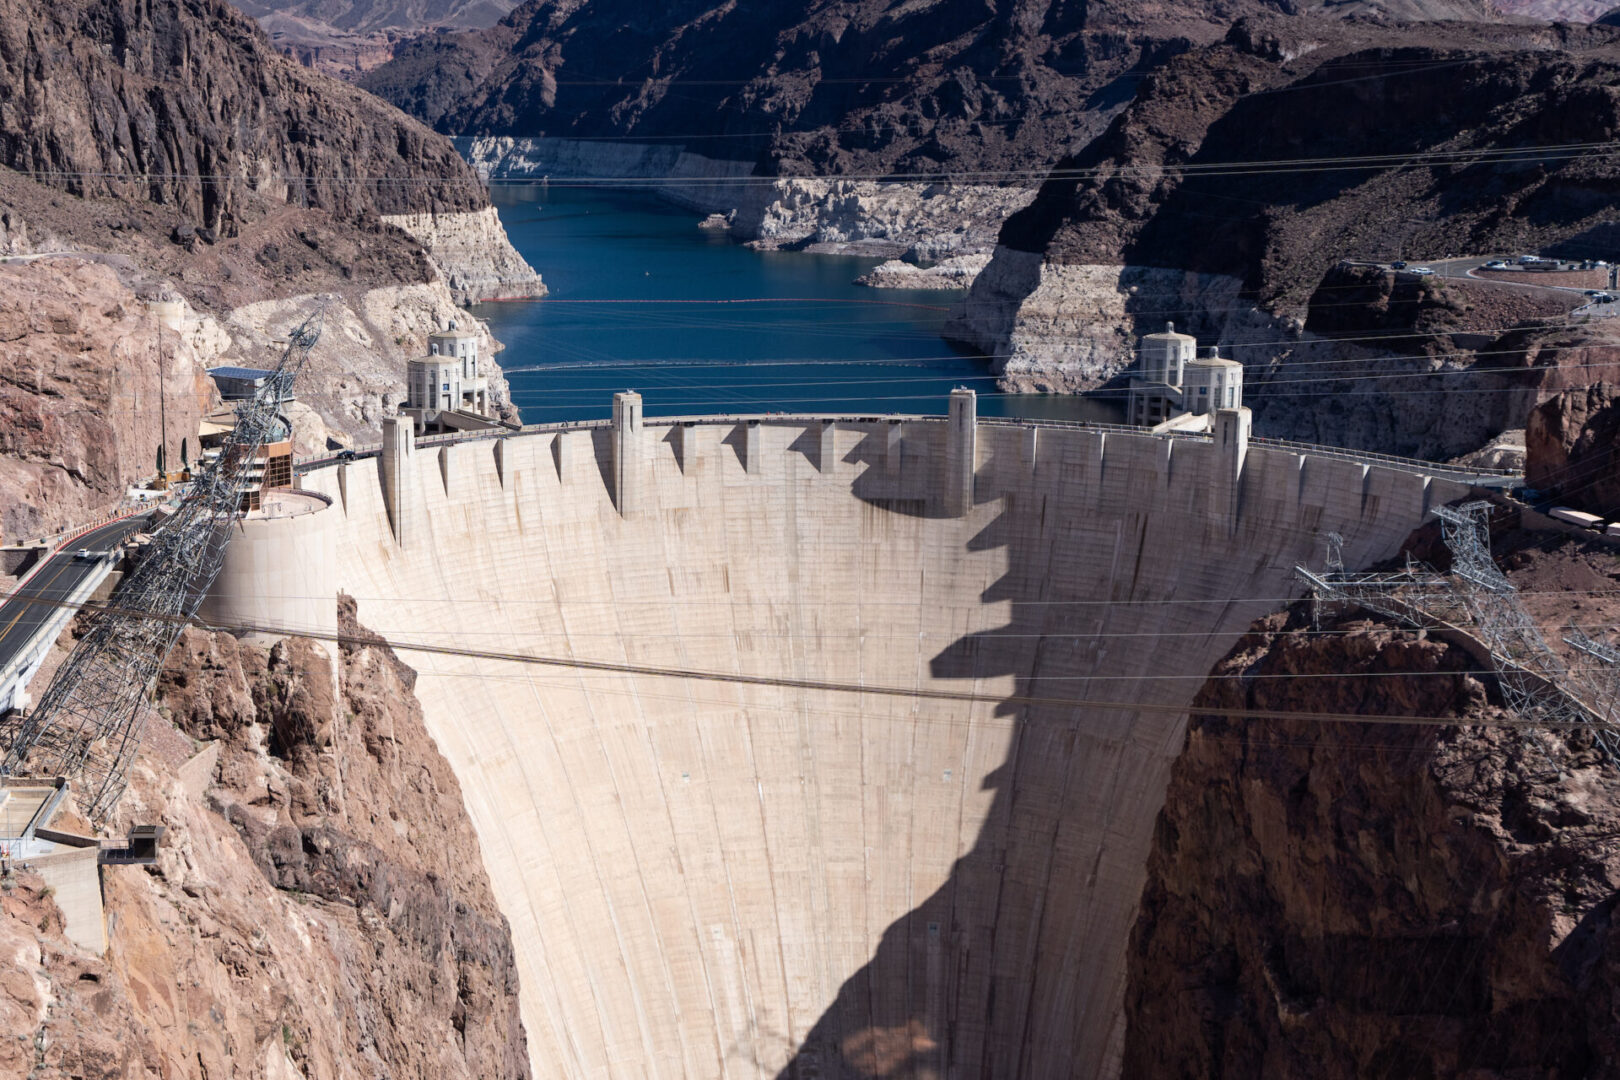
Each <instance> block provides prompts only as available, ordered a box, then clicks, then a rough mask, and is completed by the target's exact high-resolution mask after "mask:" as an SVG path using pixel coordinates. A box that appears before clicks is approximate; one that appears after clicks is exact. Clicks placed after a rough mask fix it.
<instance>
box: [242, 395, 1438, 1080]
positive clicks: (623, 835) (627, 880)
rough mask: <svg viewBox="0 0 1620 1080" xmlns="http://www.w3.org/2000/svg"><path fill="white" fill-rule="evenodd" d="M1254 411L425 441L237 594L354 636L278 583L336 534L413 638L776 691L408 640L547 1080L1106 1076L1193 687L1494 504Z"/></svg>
mask: <svg viewBox="0 0 1620 1080" xmlns="http://www.w3.org/2000/svg"><path fill="white" fill-rule="evenodd" d="M953 404H954V403H953ZM1243 421H1246V414H1239V413H1237V412H1233V413H1230V414H1222V418H1221V426H1220V427H1219V429H1218V431H1217V433H1216V435H1215V437H1214V438H1213V439H1202V440H1200V439H1190V438H1177V439H1169V438H1162V437H1154V436H1150V435H1146V434H1137V433H1127V432H1122V431H1102V430H1098V429H1085V428H1080V427H1064V426H1049V425H1021V424H1017V423H1012V422H994V423H989V422H980V423H977V424H975V423H974V422H973V421H972V417H971V413H970V412H969V413H967V414H965V415H958V414H953V418H952V420H950V421H949V422H948V421H946V420H944V419H932V420H921V419H919V420H905V421H903V422H901V421H890V420H850V421H838V422H831V421H823V420H820V419H816V418H786V417H784V418H777V417H769V418H764V419H762V420H760V421H757V422H754V423H749V422H747V421H736V420H725V421H701V422H697V423H694V424H691V425H683V424H680V423H669V422H664V423H661V424H660V423H651V422H650V423H645V424H644V423H643V422H642V421H641V418H640V415H639V409H637V410H635V411H634V412H633V413H632V412H630V411H628V410H626V411H625V412H624V414H623V415H621V416H620V418H619V422H618V424H617V426H605V427H598V428H588V429H583V430H580V429H571V430H555V431H539V432H533V433H524V434H522V435H513V436H511V437H507V438H502V439H489V440H483V441H471V442H462V443H458V444H455V445H444V446H431V445H424V446H417V447H414V448H413V447H412V446H410V444H409V442H408V440H407V439H405V438H404V437H403V435H402V434H400V433H398V432H394V433H393V434H392V438H393V441H392V442H391V443H390V444H389V445H388V446H387V448H385V451H384V453H383V455H382V456H381V457H380V458H379V459H377V460H362V461H360V462H357V463H355V464H353V465H349V466H342V467H331V468H324V469H320V470H316V471H314V472H312V473H310V474H309V475H308V477H307V479H306V481H305V486H306V487H310V488H314V489H317V490H319V491H320V492H322V493H324V494H326V495H328V496H330V497H331V499H332V504H331V505H330V506H329V507H327V508H326V509H324V510H322V511H320V512H319V513H315V514H308V515H304V516H303V517H299V518H294V519H288V520H285V521H280V522H276V521H269V522H261V523H256V524H255V525H254V527H255V528H257V529H262V530H266V531H265V532H264V533H263V534H262V535H258V536H256V537H255V539H256V540H257V541H258V542H257V543H254V544H246V545H243V546H242V548H241V552H242V554H241V556H240V557H239V558H238V557H237V556H234V555H233V557H232V559H233V561H232V562H231V563H230V564H229V565H228V566H227V568H226V571H225V574H224V575H223V576H222V578H221V584H220V586H219V592H218V594H217V596H216V598H215V602H216V604H217V607H216V612H217V613H220V614H223V615H231V614H232V613H234V616H235V617H240V618H251V619H254V620H256V621H261V622H268V623H272V624H279V625H296V626H298V627H304V626H307V625H310V624H312V623H313V624H317V625H320V626H322V627H323V628H324V627H325V626H326V625H327V621H328V617H327V616H326V615H325V614H324V612H325V611H326V610H327V608H328V603H329V602H331V604H330V606H331V609H332V611H333V614H332V615H331V616H330V620H329V621H335V601H333V598H332V597H331V596H328V595H325V594H324V593H323V594H322V595H320V596H316V597H313V598H312V597H311V590H310V588H309V587H307V586H306V587H299V586H296V585H289V586H287V587H286V588H287V589H288V590H289V591H286V592H278V591H276V590H275V589H268V590H267V589H266V588H265V587H264V586H263V585H262V582H263V580H264V578H263V576H262V575H263V574H264V572H265V566H266V565H267V561H268V562H274V561H277V560H286V559H300V558H309V559H311V560H327V561H329V562H330V568H329V571H323V572H322V573H321V574H320V575H319V581H320V582H321V589H323V590H324V589H327V588H331V589H340V590H342V591H344V592H347V593H349V594H350V595H352V596H354V597H355V598H356V599H357V601H358V605H359V613H360V618H361V621H362V622H363V623H365V624H366V625H368V626H369V627H371V628H372V629H374V630H377V631H379V632H381V633H383V634H385V635H387V636H388V637H389V638H390V639H392V640H393V641H394V642H396V643H397V644H399V645H402V646H406V648H407V650H408V643H409V642H412V641H418V642H428V643H431V644H433V645H436V646H438V645H454V646H465V647H467V648H469V649H473V650H481V651H494V652H506V653H513V652H524V653H532V654H536V655H540V656H548V657H568V658H573V659H577V660H584V661H605V662H609V663H612V664H629V665H636V666H639V667H642V668H647V669H673V670H679V671H697V672H704V673H717V674H721V675H727V676H744V677H750V678H752V677H757V680H756V681H752V682H740V681H728V680H724V679H708V678H703V679H695V678H686V677H677V676H674V675H671V674H665V673H661V672H655V671H642V672H639V673H626V672H623V671H615V670H601V669H594V670H593V669H588V668H587V669H580V668H569V667H555V666H537V665H533V664H526V663H519V662H514V661H510V660H503V659H492V658H489V657H470V656H462V655H445V654H439V653H425V652H411V651H402V653H401V655H402V656H403V658H404V659H405V660H406V662H408V663H410V664H411V665H412V666H414V667H416V668H417V669H418V671H419V672H420V679H419V682H418V685H417V693H418V695H419V697H420V699H421V702H422V705H423V708H424V709H425V711H426V715H427V720H428V724H429V727H430V729H431V730H432V732H433V733H434V735H435V737H436V738H437V740H438V742H439V745H440V747H441V749H442V750H443V752H444V754H445V756H446V757H447V758H448V759H449V760H450V762H451V763H452V765H453V766H454V767H455V768H456V770H457V773H458V775H459V777H460V781H461V784H462V788H463V791H464V793H465V797H466V800H467V803H468V807H469V810H470V812H471V815H472V818H473V820H474V822H475V824H476V826H477V829H478V833H479V837H480V840H481V844H482V848H483V858H484V861H485V864H486V867H487V869H488V871H489V875H490V877H491V879H492V880H493V883H494V887H495V892H496V896H497V898H498V899H499V901H500V903H501V905H502V907H503V909H504V911H505V913H506V916H507V918H508V919H509V920H510V923H511V927H512V936H513V940H514V943H515V945H516V950H517V957H518V964H519V969H520V972H521V979H522V988H521V994H522V1002H523V1016H524V1022H525V1025H526V1027H527V1032H528V1045H529V1052H530V1055H531V1058H532V1061H533V1064H534V1070H535V1074H536V1076H540V1077H569V1078H576V1077H577V1078H584V1077H593V1078H594V1077H694V1078H714V1077H734V1078H755V1077H775V1076H778V1075H782V1076H788V1077H851V1076H883V1077H889V1076H907V1077H947V1076H964V1077H966V1076H974V1077H977V1076H996V1077H1071V1076H1076V1077H1092V1076H1099V1077H1106V1076H1111V1075H1114V1074H1116V1073H1117V1071H1118V1059H1119V1049H1120V1045H1121V1039H1122V1035H1123V1032H1122V1020H1121V1008H1120V1006H1121V995H1122V990H1123V979H1124V953H1125V947H1126V943H1127V937H1128V934H1129V931H1130V927H1131V924H1132V921H1133V919H1134V917H1135V911H1136V904H1137V898H1138V895H1139V892H1140V890H1141V886H1142V880H1143V875H1144V862H1145V858H1146V854H1147V850H1148V845H1149V842H1150V839H1151V834H1152V829H1153V824H1154V818H1155V815H1156V813H1157V811H1158V810H1159V808H1160V804H1161V802H1162V799H1163V795H1164V788H1165V784H1166V780H1167V777H1168V771H1169V766H1170V763H1171V761H1172V759H1173V758H1174V756H1175V755H1176V754H1177V753H1178V752H1179V750H1180V746H1181V740H1182V731H1183V724H1184V717H1183V716H1181V715H1178V714H1177V710H1178V709H1182V708H1185V706H1186V704H1187V702H1188V701H1189V700H1190V699H1191V697H1192V695H1193V693H1194V692H1195V691H1196V690H1197V689H1198V688H1199V686H1200V685H1202V683H1203V682H1204V681H1205V677H1206V673H1207V672H1208V670H1209V668H1210V667H1211V666H1212V665H1213V663H1214V662H1215V661H1216V660H1217V659H1218V658H1219V657H1220V656H1221V655H1222V654H1223V653H1224V652H1225V651H1227V650H1228V649H1229V648H1230V646H1231V645H1232V644H1233V643H1234V641H1235V639H1236V636H1237V635H1238V634H1239V633H1241V632H1242V631H1243V630H1244V629H1245V628H1246V627H1247V626H1248V624H1249V623H1250V622H1251V621H1252V620H1253V619H1255V618H1257V617H1259V616H1260V615H1263V614H1265V613H1266V612H1267V611H1270V610H1274V609H1276V608H1277V607H1279V606H1280V605H1281V604H1282V603H1283V602H1284V600H1285V598H1288V597H1291V596H1294V595H1296V594H1297V593H1298V591H1299V590H1298V588H1297V586H1295V585H1294V584H1293V583H1292V581H1291V576H1292V571H1293V568H1294V566H1295V564H1296V563H1299V562H1310V563H1315V562H1318V561H1319V560H1320V556H1321V551H1322V535H1323V534H1325V533H1326V532H1328V531H1330V530H1333V531H1338V532H1339V533H1341V534H1343V536H1344V538H1345V545H1344V554H1345V558H1346V562H1347V564H1356V563H1359V564H1367V563H1370V562H1373V561H1375V560H1377V559H1379V558H1383V557H1386V556H1388V555H1391V554H1393V553H1394V552H1395V551H1396V550H1397V548H1398V546H1399V544H1400V542H1401V541H1402V540H1403V539H1404V538H1405V537H1406V536H1407V534H1408V533H1409V532H1410V530H1411V529H1413V528H1414V527H1416V526H1417V525H1418V524H1420V523H1421V521H1422V518H1423V516H1424V514H1425V512H1426V509H1427V508H1428V507H1429V506H1432V505H1437V504H1439V503H1442V502H1446V501H1450V500H1451V499H1454V498H1457V497H1459V496H1460V495H1462V494H1464V493H1465V489H1464V488H1463V487H1461V486H1460V485H1457V484H1454V483H1451V482H1448V481H1444V480H1440V479H1431V478H1429V477H1425V476H1421V475H1417V474H1415V473H1410V472H1406V471H1401V470H1399V469H1395V468H1384V467H1378V466H1373V467H1368V466H1366V465H1363V464H1360V463H1357V462H1354V461H1349V460H1344V459H1339V458H1332V457H1318V456H1310V455H1307V454H1302V453H1300V452H1296V451H1291V450H1285V449H1280V448H1274V447H1265V448H1262V447H1261V446H1259V445H1252V446H1251V445H1248V444H1247V440H1246V429H1245V428H1243V427H1242V422H1243ZM267 537H268V538H269V541H268V547H267V546H266V538H267ZM236 550H237V548H236V547H235V546H234V545H233V548H232V551H233V552H235V551H236ZM278 550H279V554H278V553H277V551H278ZM256 582H258V583H259V584H255V583H256ZM818 684H819V685H818ZM827 684H832V685H827ZM861 688H868V689H866V690H864V691H863V690H862V689H861ZM891 690H897V691H914V690H920V691H926V692H932V691H949V692H965V693H968V694H971V695H976V698H975V699H974V700H961V699H951V698H948V697H928V696H907V695H905V694H901V693H892V692H888V691H891ZM413 782H416V781H415V780H414V779H413V776H412V770H411V768H410V765H409V763H408V762H402V763H401V765H400V783H413ZM397 827H398V828H399V829H401V830H402V831H408V830H410V829H412V828H414V825H413V823H411V822H405V821H402V822H399V823H397Z"/></svg>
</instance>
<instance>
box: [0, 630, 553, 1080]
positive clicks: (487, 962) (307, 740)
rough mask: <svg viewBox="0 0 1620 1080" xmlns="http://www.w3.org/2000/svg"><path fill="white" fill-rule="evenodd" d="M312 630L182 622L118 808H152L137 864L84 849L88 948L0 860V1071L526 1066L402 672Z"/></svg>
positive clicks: (499, 1070) (485, 895) (475, 1072)
mask: <svg viewBox="0 0 1620 1080" xmlns="http://www.w3.org/2000/svg"><path fill="white" fill-rule="evenodd" d="M343 623H344V630H345V632H346V633H355V634H363V631H360V630H359V628H357V627H356V626H355V625H354V623H353V619H352V606H351V607H349V608H346V609H345V610H344V612H343ZM328 648H333V649H335V648H337V647H336V646H332V645H330V644H316V643H313V642H309V641H305V640H299V639H293V640H289V641H284V642H282V643H280V644H277V645H276V646H274V647H273V648H271V649H268V650H266V649H263V648H257V647H253V646H248V645H244V644H241V643H239V642H237V641H235V640H234V639H232V638H230V637H229V636H225V635H208V634H203V633H199V632H196V631H187V634H186V636H185V637H184V638H183V640H182V642H181V645H180V647H179V648H178V649H177V650H176V652H175V654H174V655H173V657H171V659H170V662H169V664H168V666H167V668H166V670H165V673H164V677H163V683H162V686H161V689H160V695H159V702H160V705H161V707H162V710H163V713H164V716H165V717H166V718H167V719H162V720H158V721H155V722H154V729H155V730H154V731H153V732H152V735H151V736H150V737H149V739H148V743H147V747H146V748H145V749H144V750H143V752H142V756H141V758H140V760H139V761H138V762H137V765H136V769H135V773H134V777H133V783H132V786H131V790H130V793H129V794H128V795H127V796H126V798H125V800H124V803H123V806H122V808H121V810H120V813H121V815H122V817H123V818H124V819H126V820H128V821H143V822H158V823H161V824H163V825H164V826H166V828H167V830H168V831H167V833H166V834H165V836H164V839H163V844H162V847H161V849H160V850H161V856H160V860H159V863H158V865H156V866H154V867H151V868H150V869H148V870H142V869H141V868H138V867H113V868H108V869H107V871H106V875H105V883H106V884H105V889H106V903H107V907H108V911H109V913H110V915H111V921H110V934H109V940H110V946H109V949H108V952H107V955H106V956H105V957H96V956H93V955H89V954H86V953H84V952H82V951H81V950H79V949H77V948H76V947H74V946H73V945H71V944H70V943H68V942H67V941H66V939H65V938H64V937H63V936H62V932H61V920H60V916H59V914H57V913H56V911H55V906H54V903H53V902H52V901H51V899H50V898H49V895H48V890H43V889H42V888H41V884H42V883H40V882H39V881H38V879H36V878H30V876H28V875H27V874H13V875H11V876H9V877H8V878H6V879H5V880H4V881H3V882H0V948H3V949H4V950H5V955H6V956H7V957H8V958H12V960H13V963H12V964H11V966H10V967H9V968H8V970H7V974H6V977H5V978H4V979H3V980H0V1015H4V1016H6V1017H7V1018H8V1020H9V1022H8V1024H7V1026H6V1031H7V1036H6V1037H5V1038H4V1039H0V1071H3V1072H5V1074H6V1075H8V1076H12V1075H15V1076H23V1075H28V1076H33V1077H39V1078H58V1077H62V1078H66V1077H84V1076H112V1075H118V1076H135V1075H141V1076H148V1075H153V1076H158V1075H161V1076H186V1077H196V1076H215V1077H218V1076H239V1077H245V1078H247V1077H251V1078H266V1080H282V1078H291V1077H327V1076H352V1077H368V1078H379V1080H380V1078H383V1077H402V1076H419V1077H428V1076H434V1077H446V1078H451V1080H456V1078H468V1080H472V1078H479V1080H483V1078H489V1077H501V1078H518V1077H526V1076H527V1075H528V1074H529V1069H528V1057H527V1052H526V1049H525V1040H524V1035H523V1029H522V1024H521V1021H520V1020H519V1018H518V1014H517V977H516V972H515V968H514V966H513V956H512V945H511V939H510V935H509V933H508V931H507V927H506V923H505V920H504V919H503V918H502V916H501V915H500V913H499V911H498V910H497V909H496V907H495V905H494V901H493V899H492V898H491V895H490V891H489V884H488V881H487V879H486V878H485V876H484V873H483V870H482V869H481V866H482V863H481V859H480V856H479V853H478V842H477V839H476V837H475V836H474V835H473V832H472V829H471V826H470V824H469V822H468V820H467V817H466V814H465V812H464V810H463V809H462V803H461V791H460V788H459V786H458V785H457V782H456V778H455V775H454V774H453V773H452V772H451V771H450V769H449V767H448V765H447V764H446V763H445V761H444V759H443V758H441V757H440V756H439V754H438V752H437V750H436V749H435V747H434V745H433V743H432V740H431V739H430V738H429V737H428V735H427V733H426V731H425V730H424V728H423V727H422V720H421V711H420V708H419V707H418V706H417V704H416V701H415V698H414V697H413V696H412V694H411V686H412V682H413V678H414V676H413V673H412V672H411V671H410V669H409V668H406V667H405V666H404V665H403V664H401V663H400V662H399V660H398V658H397V657H395V656H394V655H393V653H392V652H391V651H390V650H388V649H387V648H386V647H383V646H378V645H367V644H355V645H352V646H344V647H343V648H342V651H341V656H340V657H339V658H338V663H337V665H336V666H335V668H334V665H333V663H332V661H331V659H330V658H329V654H328V653H327V652H326V651H325V650H326V649H328ZM334 675H335V676H336V678H335V680H334ZM171 720H172V725H173V726H171V723H170V721H171ZM198 740H206V741H198Z"/></svg>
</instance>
